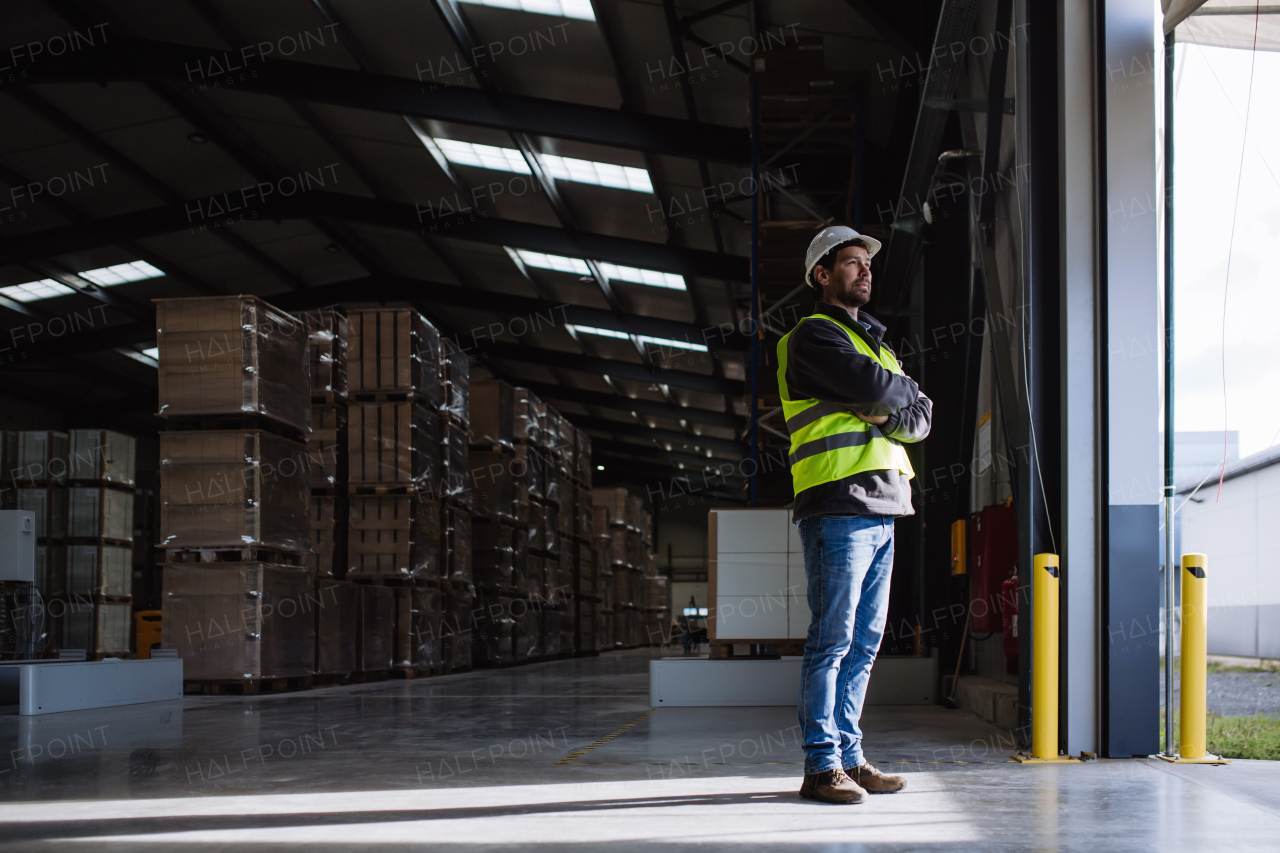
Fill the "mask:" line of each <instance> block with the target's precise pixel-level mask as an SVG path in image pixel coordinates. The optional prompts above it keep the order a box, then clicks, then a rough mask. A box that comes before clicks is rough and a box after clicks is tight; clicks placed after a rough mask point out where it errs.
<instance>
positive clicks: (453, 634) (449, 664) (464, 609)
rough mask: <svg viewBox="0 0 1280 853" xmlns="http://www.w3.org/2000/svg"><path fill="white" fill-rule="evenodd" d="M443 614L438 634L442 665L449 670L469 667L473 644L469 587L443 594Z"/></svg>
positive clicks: (473, 603) (472, 621)
mask: <svg viewBox="0 0 1280 853" xmlns="http://www.w3.org/2000/svg"><path fill="white" fill-rule="evenodd" d="M444 607H445V614H444V617H443V618H442V619H441V620H440V625H439V630H438V631H437V634H438V636H439V637H440V639H441V641H442V647H443V649H444V665H445V667H446V668H448V669H450V670H454V671H457V670H467V669H470V668H471V658H472V653H473V652H472V650H473V646H474V634H473V632H474V630H475V616H474V615H473V612H472V611H473V610H474V609H475V597H474V595H473V594H472V591H471V590H470V589H469V588H465V589H460V588H457V587H455V588H453V589H451V590H450V591H449V592H448V593H447V594H446V596H445V602H444Z"/></svg>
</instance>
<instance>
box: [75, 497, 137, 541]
mask: <svg viewBox="0 0 1280 853" xmlns="http://www.w3.org/2000/svg"><path fill="white" fill-rule="evenodd" d="M69 492H70V501H69V502H70V515H69V518H68V521H67V535H68V536H70V537H72V538H89V539H99V538H101V539H114V540H117V541H120V542H132V541H133V498H134V495H133V491H132V490H129V491H123V490H121V489H116V488H111V487H107V486H72V487H71V488H70V489H69Z"/></svg>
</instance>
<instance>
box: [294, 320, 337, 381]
mask: <svg viewBox="0 0 1280 853" xmlns="http://www.w3.org/2000/svg"><path fill="white" fill-rule="evenodd" d="M294 317H296V318H297V319H299V320H300V321H301V322H302V324H303V327H304V328H305V330H306V333H307V353H308V356H307V357H308V361H309V363H310V365H311V393H312V394H324V395H327V396H329V397H331V398H332V399H334V400H341V399H345V398H346V396H347V318H346V317H344V316H342V314H340V313H339V312H337V311H333V310H330V309H327V308H322V309H319V310H316V311H300V312H296V313H295V314H294Z"/></svg>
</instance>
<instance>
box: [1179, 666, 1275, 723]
mask: <svg viewBox="0 0 1280 853" xmlns="http://www.w3.org/2000/svg"><path fill="white" fill-rule="evenodd" d="M1173 684H1174V700H1175V701H1176V700H1177V698H1178V681H1177V677H1176V676H1175V678H1174V682H1173ZM1207 686H1208V691H1209V697H1208V699H1209V703H1208V704H1209V711H1210V712H1211V713H1214V714H1221V715H1222V716H1224V717H1235V716H1249V715H1253V714H1270V715H1272V716H1280V672H1210V673H1209V675H1208V685H1207ZM1160 696H1161V699H1160V701H1161V704H1162V705H1163V703H1164V698H1163V697H1164V670H1163V669H1162V670H1161V671H1160Z"/></svg>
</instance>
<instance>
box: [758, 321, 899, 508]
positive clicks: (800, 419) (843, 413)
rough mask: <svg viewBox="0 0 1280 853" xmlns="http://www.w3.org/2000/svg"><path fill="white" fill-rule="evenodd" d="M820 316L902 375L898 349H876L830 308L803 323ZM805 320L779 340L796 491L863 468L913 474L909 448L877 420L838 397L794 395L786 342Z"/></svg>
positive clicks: (780, 386)
mask: <svg viewBox="0 0 1280 853" xmlns="http://www.w3.org/2000/svg"><path fill="white" fill-rule="evenodd" d="M815 320H817V321H824V320H825V321H827V322H830V323H835V324H836V325H837V326H839V327H840V328H841V329H843V330H844V332H845V334H847V335H848V336H849V340H850V341H852V342H853V346H854V347H855V348H856V349H857V350H858V351H859V352H861V353H862V354H863V355H866V356H868V357H870V358H871V359H873V360H874V361H875V362H876V364H879V365H880V366H881V367H883V368H884V369H885V370H887V371H889V372H890V373H894V374H897V375H899V376H900V375H902V368H901V367H899V366H898V360H897V359H896V358H894V357H893V353H891V352H890V351H889V350H888V349H887V348H886V347H883V346H882V347H881V348H880V352H875V351H874V350H872V349H871V347H870V346H868V345H867V343H866V342H865V341H864V340H862V338H861V337H860V336H859V335H858V334H856V333H855V332H854V331H853V330H852V329H850V328H849V327H848V326H846V325H845V324H843V323H841V322H840V321H838V320H836V319H834V318H832V317H829V316H827V315H826V314H814V315H812V316H809V317H805V318H804V319H803V320H801V321H800V323H809V322H812V321H815ZM800 323H797V324H796V327H795V329H792V330H791V331H790V332H788V333H787V334H785V335H783V337H782V340H781V341H779V342H778V391H779V392H780V393H781V395H782V414H783V416H785V417H786V419H787V430H788V432H790V433H791V456H790V461H791V481H792V484H793V486H794V488H795V493H796V494H800V493H801V492H802V491H804V490H805V489H809V488H812V487H814V486H818V485H821V484H823V483H832V482H835V481H836V480H843V479H844V478H845V477H850V476H852V475H854V474H859V473H861V472H863V471H884V470H893V469H896V470H898V471H901V472H902V473H903V474H905V475H906V476H907V477H908V478H911V477H914V476H915V471H914V470H912V468H911V461H910V460H909V459H908V458H907V451H906V448H904V447H903V446H902V444H901V443H899V442H898V441H896V440H894V439H892V438H889V437H887V436H886V435H884V434H883V433H882V432H880V428H879V427H878V426H875V425H873V424H869V423H867V422H866V421H864V420H862V419H860V418H858V417H857V416H856V415H854V414H853V413H852V412H850V411H849V409H848V408H847V407H846V406H843V405H841V404H838V403H824V402H822V401H820V400H817V399H814V398H812V397H810V398H808V399H799V400H793V399H792V398H791V392H790V390H789V389H788V388H787V344H788V343H789V341H790V339H791V336H792V335H793V334H795V331H796V329H799V328H800Z"/></svg>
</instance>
